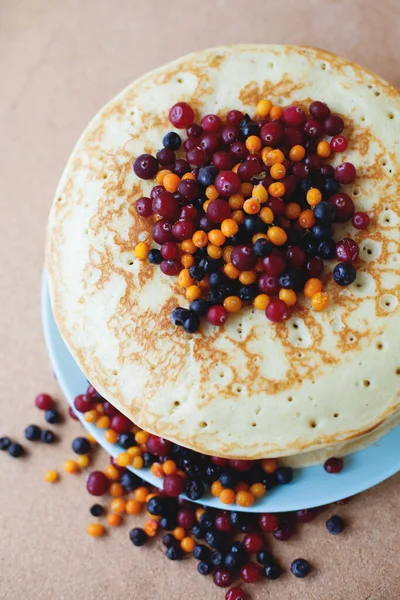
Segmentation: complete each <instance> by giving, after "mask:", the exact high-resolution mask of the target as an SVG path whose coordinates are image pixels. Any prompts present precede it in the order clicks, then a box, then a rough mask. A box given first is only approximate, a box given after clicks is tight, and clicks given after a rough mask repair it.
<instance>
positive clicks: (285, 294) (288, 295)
mask: <svg viewBox="0 0 400 600" xmlns="http://www.w3.org/2000/svg"><path fill="white" fill-rule="evenodd" d="M279 299H280V300H283V301H284V303H285V304H286V306H294V305H295V304H296V302H297V296H296V292H295V291H294V290H286V289H285V288H281V289H280V290H279Z"/></svg>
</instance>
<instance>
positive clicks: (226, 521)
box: [214, 512, 233, 533]
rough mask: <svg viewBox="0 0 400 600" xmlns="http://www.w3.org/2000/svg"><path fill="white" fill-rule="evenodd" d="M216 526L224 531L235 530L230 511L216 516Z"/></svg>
mask: <svg viewBox="0 0 400 600" xmlns="http://www.w3.org/2000/svg"><path fill="white" fill-rule="evenodd" d="M214 525H215V528H216V529H217V530H218V531H221V532H222V533H230V532H231V531H232V530H233V525H232V522H231V520H230V518H229V515H228V513H225V512H223V513H220V514H219V515H218V516H217V517H215V522H214Z"/></svg>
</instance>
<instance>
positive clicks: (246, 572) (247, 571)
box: [240, 562, 261, 583]
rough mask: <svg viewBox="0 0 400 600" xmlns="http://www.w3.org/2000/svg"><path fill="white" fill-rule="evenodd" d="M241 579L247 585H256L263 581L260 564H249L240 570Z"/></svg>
mask: <svg viewBox="0 0 400 600" xmlns="http://www.w3.org/2000/svg"><path fill="white" fill-rule="evenodd" d="M240 579H242V580H243V581H245V582H246V583H256V581H259V580H260V579H261V567H260V565H259V564H258V563H254V562H248V563H246V564H245V565H244V567H242V568H241V569H240Z"/></svg>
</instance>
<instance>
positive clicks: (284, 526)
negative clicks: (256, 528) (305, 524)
mask: <svg viewBox="0 0 400 600" xmlns="http://www.w3.org/2000/svg"><path fill="white" fill-rule="evenodd" d="M292 535H293V529H292V527H291V525H290V524H289V523H281V524H280V526H279V527H278V529H275V531H274V532H273V536H274V538H275V539H276V540H279V541H280V542H286V541H287V540H289V539H290V538H291V537H292Z"/></svg>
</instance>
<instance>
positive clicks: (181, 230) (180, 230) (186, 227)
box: [172, 220, 196, 242]
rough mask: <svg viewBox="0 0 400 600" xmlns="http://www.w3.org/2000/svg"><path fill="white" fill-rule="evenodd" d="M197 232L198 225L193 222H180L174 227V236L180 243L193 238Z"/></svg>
mask: <svg viewBox="0 0 400 600" xmlns="http://www.w3.org/2000/svg"><path fill="white" fill-rule="evenodd" d="M195 231H196V225H195V223H194V222H193V221H188V220H186V221H184V220H179V221H177V222H176V223H174V225H172V234H173V236H174V238H175V239H177V240H179V241H180V242H182V241H183V240H187V239H189V238H191V237H192V236H193V234H194V232H195Z"/></svg>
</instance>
